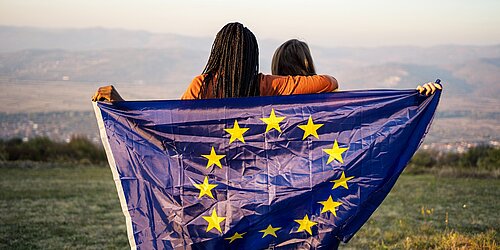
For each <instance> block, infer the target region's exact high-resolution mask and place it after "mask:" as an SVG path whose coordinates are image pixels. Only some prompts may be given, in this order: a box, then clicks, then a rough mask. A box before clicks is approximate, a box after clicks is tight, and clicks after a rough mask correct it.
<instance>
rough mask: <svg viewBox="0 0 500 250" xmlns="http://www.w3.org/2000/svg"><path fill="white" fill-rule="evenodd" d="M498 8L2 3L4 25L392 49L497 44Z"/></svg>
mask: <svg viewBox="0 0 500 250" xmlns="http://www.w3.org/2000/svg"><path fill="white" fill-rule="evenodd" d="M499 10H500V1H490V0H481V1H465V0H445V1H429V0H424V1H406V0H404V1H397V0H390V1H369V0H365V1H308V2H305V1H297V0H288V1H283V0H279V1H261V0H256V1H245V2H243V1H225V0H219V1H210V2H208V1H194V0H187V1H159V0H146V1H130V0H120V1H119V0H109V1H97V0H87V1H64V0H51V1H39V0H23V1H15V0H0V25H12V26H33V27H51V28H87V27H104V28H120V29H133V30H146V31H150V32H155V33H175V34H183V35H188V36H198V37H214V36H215V34H216V33H217V31H218V30H219V29H220V28H221V27H222V26H223V25H224V24H226V23H228V22H232V21H239V22H241V23H243V24H244V25H246V26H247V27H249V28H250V29H251V30H252V31H253V32H254V33H255V34H256V36H257V37H258V38H259V39H276V40H286V39H289V38H301V39H303V40H306V41H307V42H309V43H311V44H316V45H321V46H326V47H337V46H350V47H351V46H368V47H373V46H392V45H417V46H432V45H439V44H466V45H489V44H498V43H500V29H498V25H499V24H500V15H498V11H499Z"/></svg>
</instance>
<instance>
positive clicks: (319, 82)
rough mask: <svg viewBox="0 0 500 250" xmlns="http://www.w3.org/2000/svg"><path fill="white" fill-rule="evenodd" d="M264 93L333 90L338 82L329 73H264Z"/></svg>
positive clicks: (299, 92) (308, 92) (291, 93)
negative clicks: (308, 74)
mask: <svg viewBox="0 0 500 250" xmlns="http://www.w3.org/2000/svg"><path fill="white" fill-rule="evenodd" d="M262 81H264V83H265V84H264V87H265V88H264V89H262V90H263V91H264V93H262V94H263V95H293V94H314V93H324V92H332V91H335V90H336V89H338V87H339V86H338V82H337V80H336V79H335V78H333V77H332V76H329V75H314V76H274V75H262ZM261 92H262V91H261Z"/></svg>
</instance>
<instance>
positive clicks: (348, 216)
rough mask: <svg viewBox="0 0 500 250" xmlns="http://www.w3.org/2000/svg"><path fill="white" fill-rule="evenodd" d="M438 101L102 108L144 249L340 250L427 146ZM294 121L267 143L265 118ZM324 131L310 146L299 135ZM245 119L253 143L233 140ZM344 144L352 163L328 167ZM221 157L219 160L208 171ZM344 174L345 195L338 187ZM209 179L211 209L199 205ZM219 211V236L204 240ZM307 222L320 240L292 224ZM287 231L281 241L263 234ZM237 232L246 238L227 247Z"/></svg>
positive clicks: (385, 96) (408, 95) (340, 95)
mask: <svg viewBox="0 0 500 250" xmlns="http://www.w3.org/2000/svg"><path fill="white" fill-rule="evenodd" d="M439 95H440V92H439V91H438V92H437V93H436V94H434V95H432V96H430V97H425V96H421V95H420V94H418V92H417V91H415V90H403V91H401V90H369V91H350V92H335V93H327V94H314V95H294V96H279V97H254V98H233V99H208V100H195V101H132V102H117V103H114V104H107V103H99V104H98V106H99V107H100V110H101V113H102V117H103V120H104V124H105V128H106V133H107V136H108V141H109V144H110V146H111V151H112V154H113V156H114V159H115V162H116V168H117V171H118V173H119V177H120V181H121V184H122V186H123V191H124V194H125V198H126V203H127V206H128V210H129V213H130V216H131V219H132V226H133V235H134V238H135V242H136V244H137V247H138V248H139V249H151V248H154V249H172V248H179V247H181V248H182V247H186V248H193V249H222V248H234V249H263V248H268V247H270V246H274V247H276V248H283V249H295V248H300V247H308V248H324V249H331V248H332V247H335V246H336V245H338V243H339V241H343V242H347V241H349V239H350V238H351V237H353V235H354V234H355V233H356V232H357V231H358V230H359V229H360V228H361V226H362V225H363V224H364V223H365V222H366V220H367V219H368V218H369V217H370V215H371V214H372V213H373V212H374V211H375V209H376V208H377V207H378V206H379V205H380V203H381V202H382V201H383V199H384V198H385V197H386V196H387V194H388V192H389V191H390V190H391V188H392V187H393V186H394V184H395V182H396V180H397V178H398V177H399V175H400V174H401V172H402V171H403V169H404V167H405V166H406V164H407V163H408V161H409V160H410V158H411V157H412V155H413V154H414V153H415V151H416V150H417V148H418V146H419V145H420V143H421V142H422V140H423V137H424V136H425V134H426V132H427V130H428V128H429V126H430V123H431V121H432V117H433V115H434V112H435V110H436V107H437V104H438V101H439ZM271 109H274V110H275V112H276V116H279V117H283V116H284V117H286V118H285V119H284V120H283V121H282V122H281V123H280V127H281V131H282V133H279V132H278V131H276V130H274V129H273V130H271V131H269V132H268V133H265V130H266V124H265V123H264V122H263V121H261V120H260V118H263V117H269V115H270V113H271ZM309 116H312V118H313V121H314V123H315V124H318V123H319V124H324V125H323V126H322V127H321V128H319V129H318V130H317V132H318V135H319V139H316V138H314V137H313V136H309V137H307V138H306V139H305V140H302V136H303V133H304V131H303V130H302V129H300V128H299V127H298V125H304V124H306V123H307V120H308V118H309ZM235 120H237V121H238V123H239V125H240V127H242V128H249V130H248V131H247V132H246V133H244V140H245V143H242V142H240V141H239V140H236V141H235V142H233V143H231V144H230V143H229V138H230V135H229V134H228V133H227V132H226V131H224V129H226V128H232V127H233V124H234V121H235ZM335 140H337V141H338V144H339V146H340V147H343V148H346V147H348V150H347V151H345V152H344V153H342V157H343V160H344V163H343V164H342V163H340V162H339V161H338V160H334V161H333V162H331V163H329V164H327V160H328V157H329V155H328V154H326V153H325V152H324V151H323V149H331V148H332V146H333V143H334V141H335ZM212 147H214V149H215V151H216V153H217V154H223V155H225V157H224V158H223V159H222V160H221V164H222V169H220V168H219V167H217V166H212V167H209V168H208V169H207V168H206V164H207V161H208V160H207V159H206V158H204V157H202V156H201V155H207V154H209V153H210V150H211V148H212ZM342 171H344V172H345V176H346V177H349V176H354V178H353V179H351V180H349V181H348V182H347V183H348V189H345V188H343V187H338V188H336V189H332V187H333V185H334V183H332V182H331V181H333V180H336V179H339V178H340V176H341V173H342ZM205 176H207V177H208V179H209V182H210V183H211V184H217V185H218V186H217V187H216V188H214V189H212V193H213V196H214V199H212V198H210V197H208V196H203V197H202V198H198V195H199V190H198V189H197V188H195V187H194V185H193V183H198V184H199V183H202V182H203V180H204V178H205ZM330 195H331V196H332V198H333V200H335V201H339V202H342V205H340V206H339V207H338V208H337V210H336V213H337V216H336V217H335V216H334V215H333V214H332V213H331V212H327V213H320V212H321V209H322V207H323V205H321V204H319V203H318V202H319V201H325V200H327V199H328V197H329V196H330ZM214 208H216V211H217V214H218V216H219V217H225V220H224V221H223V222H222V223H220V226H221V229H222V233H219V232H218V231H217V230H216V229H212V230H210V231H209V232H206V229H207V224H208V223H207V221H205V220H204V219H203V218H202V216H209V215H211V212H212V210H213V209H214ZM306 214H307V215H308V216H309V219H310V220H311V221H314V222H316V223H318V224H317V225H315V226H313V227H312V228H311V229H312V235H309V234H308V233H307V232H305V231H302V232H297V229H298V227H299V224H298V223H297V222H295V221H294V220H298V219H302V218H303V217H304V215H306ZM269 224H272V226H273V227H281V229H280V230H279V231H277V232H276V234H277V237H276V238H275V237H273V236H266V237H264V238H262V236H263V233H262V232H259V231H260V230H263V229H265V228H266V227H267V226H268V225H269ZM235 232H238V233H243V232H245V234H244V235H243V238H242V239H237V240H235V241H233V242H232V243H229V240H226V239H225V238H228V237H231V236H232V235H233V234H234V233H235Z"/></svg>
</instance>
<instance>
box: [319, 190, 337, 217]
mask: <svg viewBox="0 0 500 250" xmlns="http://www.w3.org/2000/svg"><path fill="white" fill-rule="evenodd" d="M318 203H320V204H321V205H323V209H321V213H326V212H328V211H330V212H332V214H333V215H334V216H335V217H337V212H336V211H335V209H336V208H337V207H338V206H340V205H342V202H336V201H333V199H332V196H331V195H330V197H328V199H327V200H326V201H320V202H318Z"/></svg>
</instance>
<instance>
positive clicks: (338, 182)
mask: <svg viewBox="0 0 500 250" xmlns="http://www.w3.org/2000/svg"><path fill="white" fill-rule="evenodd" d="M352 178H354V176H349V177H347V178H346V177H345V174H344V171H342V175H341V176H340V178H339V179H337V180H333V181H330V182H334V183H335V184H333V188H332V189H336V188H338V187H340V186H342V187H345V189H349V188H348V187H347V181H349V180H350V179H352Z"/></svg>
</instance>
